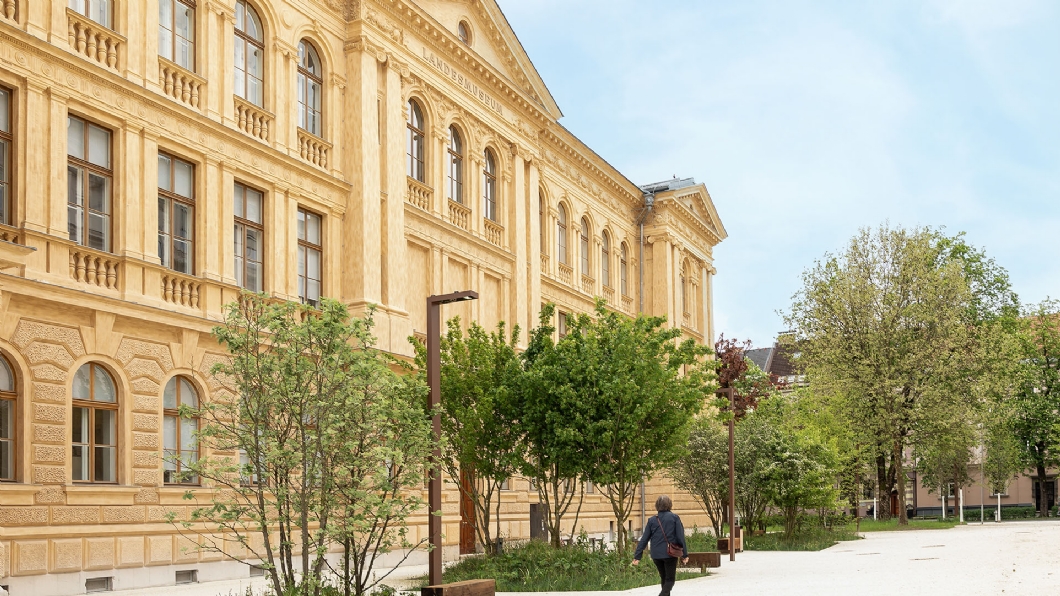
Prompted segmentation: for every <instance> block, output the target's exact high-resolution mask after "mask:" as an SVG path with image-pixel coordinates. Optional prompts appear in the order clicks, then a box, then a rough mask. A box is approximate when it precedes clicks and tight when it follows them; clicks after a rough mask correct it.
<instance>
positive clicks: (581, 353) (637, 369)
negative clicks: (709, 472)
mask: <svg viewBox="0 0 1060 596" xmlns="http://www.w3.org/2000/svg"><path fill="white" fill-rule="evenodd" d="M665 323H666V319H665V317H647V316H643V315H641V316H638V317H636V318H630V317H627V316H625V315H620V314H618V313H615V312H613V311H609V310H607V308H606V307H605V303H604V302H603V301H597V304H596V312H595V316H590V315H588V314H581V315H577V316H575V317H572V318H571V319H569V320H568V333H567V336H566V337H564V338H563V339H562V340H561V341H560V342H559V344H558V345H557V346H556V351H555V354H556V356H557V357H558V359H559V362H562V363H564V365H565V366H566V368H567V371H566V376H565V377H564V378H563V382H564V383H566V384H567V385H568V386H569V388H570V389H571V390H572V391H573V393H574V394H575V395H577V396H578V397H579V399H580V400H581V401H582V402H583V404H584V405H585V406H586V410H585V412H584V413H585V414H586V417H585V418H584V419H582V420H579V421H578V422H580V427H581V428H580V431H581V434H582V440H583V442H584V446H585V449H586V455H587V457H588V461H587V467H586V469H585V470H584V473H585V476H586V479H587V480H591V481H592V482H593V483H595V484H596V485H598V486H600V487H602V488H604V491H603V492H604V494H605V495H606V497H607V499H608V501H609V502H610V504H611V510H612V512H613V513H614V515H615V518H616V526H617V527H618V537H617V538H618V548H619V551H620V552H623V551H624V550H625V549H626V547H627V542H628V541H627V540H626V520H627V519H628V518H629V516H630V514H631V513H632V511H633V505H634V499H635V497H636V495H637V488H638V486H639V485H640V483H641V482H643V481H644V479H646V478H650V477H651V476H652V475H653V474H655V473H656V472H658V471H660V470H664V469H666V468H667V467H668V466H669V465H670V464H672V463H673V462H674V461H676V460H677V458H678V456H679V455H680V454H681V453H682V451H683V450H684V449H685V448H686V446H687V439H688V431H689V427H690V425H691V423H692V421H693V418H694V417H695V415H696V414H697V413H698V412H699V410H700V408H702V406H703V405H704V403H706V402H707V400H710V401H713V400H714V394H713V392H714V385H713V383H712V379H713V370H712V368H713V362H712V361H709V360H708V359H707V356H708V355H709V354H710V353H711V352H710V349H709V348H708V347H706V346H703V345H700V344H697V343H696V342H695V341H694V340H692V339H686V340H681V339H680V338H681V331H680V329H675V328H668V327H666V326H665Z"/></svg>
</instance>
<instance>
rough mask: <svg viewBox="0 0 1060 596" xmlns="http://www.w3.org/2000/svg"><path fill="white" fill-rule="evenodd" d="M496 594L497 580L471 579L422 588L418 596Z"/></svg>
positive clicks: (486, 595) (479, 595)
mask: <svg viewBox="0 0 1060 596" xmlns="http://www.w3.org/2000/svg"><path fill="white" fill-rule="evenodd" d="M496 593H497V580H493V579H472V580H468V581H466V582H456V583H455V584H443V585H440V586H427V587H425V588H422V589H421V591H420V596H494V595H495V594H496Z"/></svg>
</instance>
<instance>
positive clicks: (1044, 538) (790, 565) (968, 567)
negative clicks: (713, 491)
mask: <svg viewBox="0 0 1060 596" xmlns="http://www.w3.org/2000/svg"><path fill="white" fill-rule="evenodd" d="M721 564H722V566H721V569H715V570H713V572H714V575H712V576H710V577H705V578H701V579H694V580H687V581H683V582H678V583H677V585H676V586H675V587H674V590H673V594H674V596H698V595H710V594H718V595H724V596H763V595H769V594H795V595H801V594H807V595H808V594H814V595H819V594H856V595H858V596H870V595H879V596H884V595H886V596H895V595H907V596H912V595H917V594H957V595H960V596H967V595H970V594H991V595H993V594H1018V595H1023V594H1060V522H1056V521H1052V522H1007V523H1001V524H996V523H987V524H986V525H984V526H979V525H968V526H962V527H957V528H953V529H952V530H918V531H909V532H874V533H870V534H866V538H865V539H864V540H857V541H852V542H840V543H839V544H837V545H836V546H833V547H832V548H830V549H827V550H824V551H821V552H816V553H786V552H747V553H739V554H737V555H736V562H735V563H730V562H729V559H728V557H727V556H725V557H723V558H722V563H721ZM658 593H659V588H658V587H649V588H639V589H636V590H629V591H626V592H621V594H622V595H623V596H654V595H655V594H658ZM605 594H606V595H610V596H613V595H615V594H619V593H617V592H582V593H580V596H603V595H605ZM508 596H515V594H508ZM519 596H531V594H530V593H526V594H525V595H524V594H522V593H520V594H519ZM534 596H543V595H542V593H540V592H538V593H536V594H534Z"/></svg>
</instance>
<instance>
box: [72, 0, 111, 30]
mask: <svg viewBox="0 0 1060 596" xmlns="http://www.w3.org/2000/svg"><path fill="white" fill-rule="evenodd" d="M110 4H111V0H68V2H67V6H69V7H70V9H71V10H73V11H74V12H76V13H78V14H83V15H85V16H86V17H88V18H90V19H92V20H93V21H95V22H97V23H99V24H100V25H103V26H104V27H107V28H108V29H109V28H110Z"/></svg>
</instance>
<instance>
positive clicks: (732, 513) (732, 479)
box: [725, 387, 736, 561]
mask: <svg viewBox="0 0 1060 596" xmlns="http://www.w3.org/2000/svg"><path fill="white" fill-rule="evenodd" d="M725 392H726V393H728V394H729V560H730V561H735V560H736V440H735V439H736V403H735V399H734V398H733V390H732V387H729V388H728V389H726V390H725Z"/></svg>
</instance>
